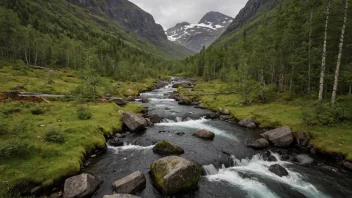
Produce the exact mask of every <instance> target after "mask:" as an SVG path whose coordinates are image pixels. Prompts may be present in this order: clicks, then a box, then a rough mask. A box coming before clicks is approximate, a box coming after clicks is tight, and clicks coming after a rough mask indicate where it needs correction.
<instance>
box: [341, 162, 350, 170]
mask: <svg viewBox="0 0 352 198" xmlns="http://www.w3.org/2000/svg"><path fill="white" fill-rule="evenodd" d="M343 166H344V167H345V168H347V169H348V170H350V171H352V163H351V162H347V161H346V162H344V163H343Z"/></svg>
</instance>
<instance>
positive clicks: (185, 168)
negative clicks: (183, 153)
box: [150, 156, 201, 195]
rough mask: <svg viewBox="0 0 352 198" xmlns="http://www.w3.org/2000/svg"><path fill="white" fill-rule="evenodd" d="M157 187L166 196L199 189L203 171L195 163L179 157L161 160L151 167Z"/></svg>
mask: <svg viewBox="0 0 352 198" xmlns="http://www.w3.org/2000/svg"><path fill="white" fill-rule="evenodd" d="M150 173H151V175H152V177H153V179H154V184H155V185H156V187H157V188H158V189H159V190H160V191H161V192H162V193H163V194H165V195H170V194H176V193H180V192H183V191H187V190H191V189H194V188H196V187H197V185H198V182H199V179H200V174H201V169H200V167H199V166H197V165H196V164H195V163H193V162H190V161H188V160H186V159H184V158H181V157H177V156H169V157H164V158H161V159H159V160H158V161H156V162H154V163H152V164H151V165H150Z"/></svg>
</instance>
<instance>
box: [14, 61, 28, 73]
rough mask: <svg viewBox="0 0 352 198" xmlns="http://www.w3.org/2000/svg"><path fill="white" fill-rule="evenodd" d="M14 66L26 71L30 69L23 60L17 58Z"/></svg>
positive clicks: (16, 68) (15, 68)
mask: <svg viewBox="0 0 352 198" xmlns="http://www.w3.org/2000/svg"><path fill="white" fill-rule="evenodd" d="M12 68H13V69H14V70H19V71H26V70H27V69H28V66H27V65H26V64H25V63H24V62H23V61H22V60H17V61H16V63H15V64H14V65H13V66H12Z"/></svg>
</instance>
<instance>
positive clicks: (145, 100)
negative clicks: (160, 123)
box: [141, 97, 149, 103]
mask: <svg viewBox="0 0 352 198" xmlns="http://www.w3.org/2000/svg"><path fill="white" fill-rule="evenodd" d="M141 102H142V103H148V102H149V99H148V98H145V97H143V98H142V99H141Z"/></svg>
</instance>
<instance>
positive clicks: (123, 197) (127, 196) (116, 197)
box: [103, 194, 140, 198]
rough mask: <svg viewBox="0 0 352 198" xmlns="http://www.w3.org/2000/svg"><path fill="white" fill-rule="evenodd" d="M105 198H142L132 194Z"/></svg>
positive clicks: (105, 197)
mask: <svg viewBox="0 0 352 198" xmlns="http://www.w3.org/2000/svg"><path fill="white" fill-rule="evenodd" d="M103 198H140V197H137V196H134V195H130V194H113V195H104V197H103Z"/></svg>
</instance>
